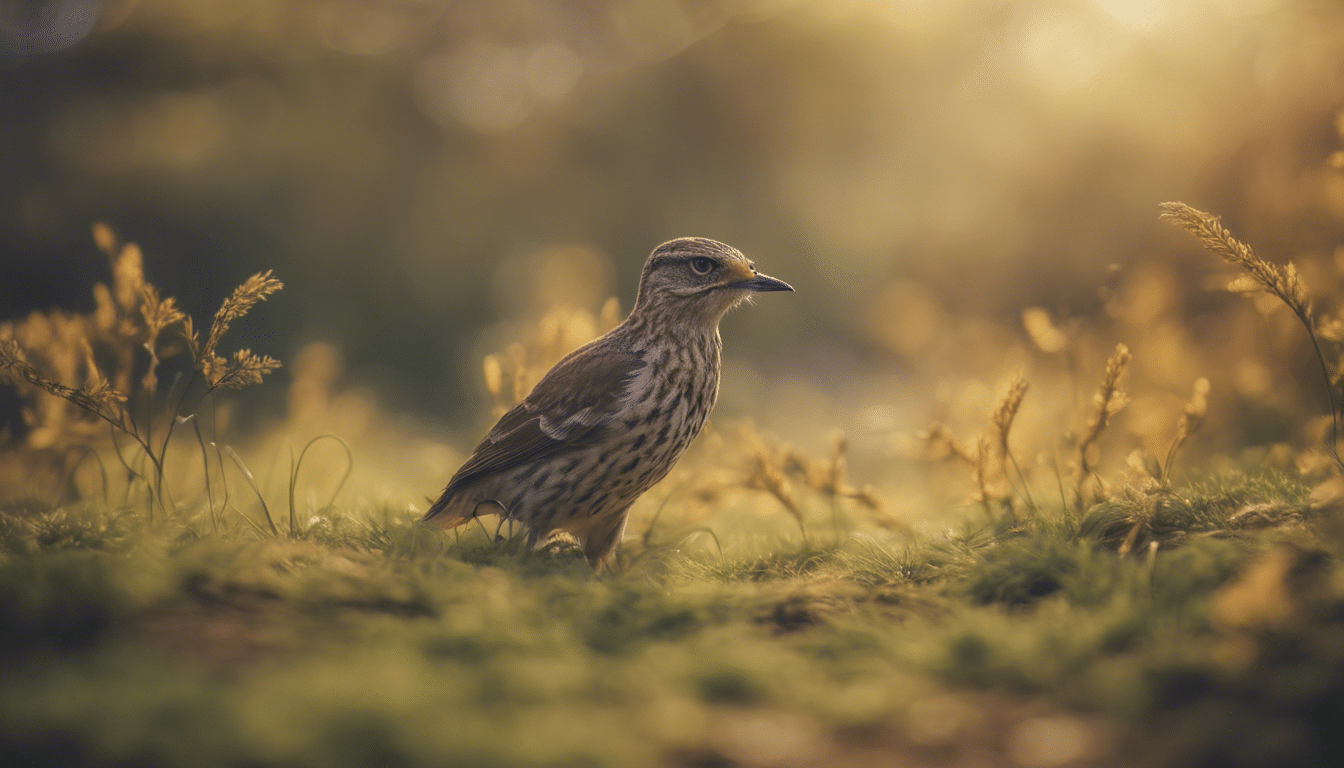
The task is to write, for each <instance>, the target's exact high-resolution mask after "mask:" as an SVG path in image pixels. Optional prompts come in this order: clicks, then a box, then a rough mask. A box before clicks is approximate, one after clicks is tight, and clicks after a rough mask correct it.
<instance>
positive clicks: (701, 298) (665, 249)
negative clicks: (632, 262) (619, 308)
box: [632, 237, 793, 326]
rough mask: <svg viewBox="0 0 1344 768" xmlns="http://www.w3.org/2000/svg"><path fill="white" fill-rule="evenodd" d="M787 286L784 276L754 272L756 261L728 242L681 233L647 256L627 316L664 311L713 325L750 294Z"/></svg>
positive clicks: (685, 319) (780, 289)
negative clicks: (633, 304)
mask: <svg viewBox="0 0 1344 768" xmlns="http://www.w3.org/2000/svg"><path fill="white" fill-rule="evenodd" d="M792 290H793V287H792V286H790V285H789V284H788V283H786V282H784V281H783V280H776V279H775V278H773V277H769V276H767V275H762V274H760V273H759V272H757V271H756V265H755V264H754V263H752V261H751V260H750V259H748V258H747V257H746V256H743V255H742V252H741V251H739V250H737V249H736V248H733V247H732V246H730V245H724V244H723V243H720V242H718V241H716V240H708V239H706V238H703V237H682V238H678V239H676V240H669V241H668V242H666V243H663V244H662V245H660V246H658V247H657V248H654V249H653V253H651V254H649V260H648V261H646V262H644V272H643V273H642V274H641V275H640V278H639V295H638V296H636V297H635V309H634V312H633V313H632V314H640V313H655V312H656V313H658V314H664V313H666V314H668V315H671V316H673V317H677V318H680V319H682V320H683V321H685V322H690V323H708V324H711V325H715V326H717V324H718V322H719V319H720V318H721V317H723V315H724V313H725V312H727V311H728V310H730V309H732V308H733V307H735V306H737V305H738V304H741V303H742V302H743V301H745V300H746V299H748V298H749V297H750V296H751V295H752V294H753V293H760V292H764V291H792Z"/></svg>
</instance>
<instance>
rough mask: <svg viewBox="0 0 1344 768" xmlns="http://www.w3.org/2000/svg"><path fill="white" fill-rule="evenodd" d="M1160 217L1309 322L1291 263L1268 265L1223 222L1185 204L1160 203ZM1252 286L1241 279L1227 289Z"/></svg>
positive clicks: (1307, 302)
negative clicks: (1240, 271)
mask: <svg viewBox="0 0 1344 768" xmlns="http://www.w3.org/2000/svg"><path fill="white" fill-rule="evenodd" d="M1158 207H1159V208H1160V209H1161V210H1162V214H1161V215H1160V216H1159V218H1160V219H1162V220H1163V221H1170V222H1171V223H1173V224H1175V225H1177V226H1179V227H1181V228H1182V229H1184V230H1185V231H1187V232H1189V233H1190V234H1192V235H1194V236H1195V237H1197V238H1199V241H1200V242H1201V243H1203V245H1204V247H1205V248H1207V249H1209V250H1210V251H1212V252H1213V253H1215V254H1217V255H1218V256H1220V257H1222V259H1223V260H1224V261H1226V262H1227V263H1228V264H1231V265H1233V266H1236V267H1240V268H1242V269H1243V270H1245V271H1246V277H1249V278H1250V280H1251V281H1252V282H1253V283H1254V284H1255V285H1256V286H1259V288H1261V289H1263V290H1266V291H1269V292H1270V293H1272V294H1274V295H1275V296H1278V297H1279V298H1280V299H1282V300H1283V303H1284V304H1287V305H1288V307H1289V308H1290V309H1292V310H1293V312H1294V313H1296V314H1297V315H1298V317H1301V318H1302V320H1303V322H1305V323H1310V321H1311V316H1312V315H1311V301H1310V299H1308V298H1307V289H1306V287H1305V286H1304V285H1303V284H1302V281H1301V280H1300V279H1299V278H1298V275H1297V267H1296V266H1295V265H1294V264H1293V263H1292V262H1291V261H1290V262H1288V264H1287V265H1286V266H1282V267H1281V266H1279V265H1277V264H1271V263H1269V262H1268V261H1265V260H1264V259H1262V258H1260V257H1259V256H1257V255H1256V254H1255V251H1254V250H1252V249H1251V247H1250V246H1249V245H1247V244H1245V243H1243V242H1241V241H1240V240H1238V239H1236V238H1235V237H1233V236H1232V233H1231V232H1229V231H1227V228H1226V227H1224V226H1223V223H1222V219H1221V218H1219V217H1218V216H1214V215H1213V214H1211V213H1205V212H1204V211H1201V210H1199V209H1197V208H1192V207H1190V206H1188V205H1186V204H1185V203H1162V204H1161V205H1160V206H1158ZM1250 287H1251V286H1250V285H1248V284H1247V283H1246V282H1244V278H1240V279H1238V280H1234V281H1233V282H1232V283H1231V284H1230V285H1229V286H1228V288H1229V290H1233V291H1245V290H1247V289H1248V288H1250Z"/></svg>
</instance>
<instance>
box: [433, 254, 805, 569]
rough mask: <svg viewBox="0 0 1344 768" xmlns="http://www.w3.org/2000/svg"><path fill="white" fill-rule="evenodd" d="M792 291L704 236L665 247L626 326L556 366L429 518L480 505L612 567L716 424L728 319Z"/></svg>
mask: <svg viewBox="0 0 1344 768" xmlns="http://www.w3.org/2000/svg"><path fill="white" fill-rule="evenodd" d="M768 291H793V287H792V286H790V285H789V284H788V283H786V282H784V281H783V280H777V279H775V278H773V277H770V276H768V275H764V274H761V273H759V272H757V271H756V265H755V263H754V262H752V261H751V260H750V259H748V258H747V257H746V256H744V255H742V253H741V251H739V250H737V249H736V248H733V247H732V246H729V245H725V244H724V243H721V242H718V241H715V240H710V239H707V238H702V237H683V238H678V239H675V240H669V241H668V242H665V243H663V244H662V245H659V246H658V247H656V248H654V249H653V252H652V253H650V254H649V257H648V259H647V260H646V261H645V262H644V268H643V270H642V271H641V273H640V278H639V287H638V289H637V292H636V295H635V303H634V307H633V308H632V309H631V310H630V314H629V315H628V316H627V317H626V318H625V320H624V321H623V322H621V323H620V324H619V325H617V326H616V327H615V328H613V329H612V330H611V331H609V332H608V333H606V334H605V335H603V336H601V337H599V338H597V339H595V340H593V341H591V342H589V343H588V344H585V345H584V346H582V347H580V348H578V349H577V350H575V351H573V352H571V353H570V354H569V355H567V356H565V357H564V358H563V359H561V360H560V362H558V363H556V364H555V366H554V367H553V368H551V369H550V371H548V372H547V373H546V375H545V376H543V377H542V378H541V380H540V381H538V382H537V384H536V386H535V387H533V389H532V391H531V392H530V393H529V394H528V395H527V397H525V398H524V399H523V401H522V402H520V403H519V404H518V405H517V406H515V407H514V408H513V409H512V410H510V411H508V412H507V413H505V414H504V415H503V416H502V417H500V419H499V422H498V423H496V424H495V426H494V427H493V428H492V429H491V430H490V431H489V432H488V433H487V434H486V436H485V437H484V439H482V440H481V442H480V444H479V445H477V446H476V448H475V450H473V451H472V452H471V455H470V456H468V458H467V460H466V462H465V463H464V464H463V465H462V466H461V468H460V469H458V470H457V472H456V473H455V474H454V475H453V476H452V478H451V479H450V480H449V481H448V485H447V487H446V488H444V490H443V492H442V493H441V494H440V495H439V497H438V500H437V501H435V502H434V504H433V505H432V506H431V507H430V508H429V511H428V512H427V513H426V514H425V516H424V518H423V519H424V521H425V522H428V523H432V524H434V525H436V526H439V527H441V528H444V529H449V528H455V527H457V526H459V525H463V524H465V523H467V522H470V521H471V520H472V519H474V518H475V517H477V516H478V515H480V514H499V515H500V516H501V519H502V520H514V521H518V522H520V523H522V524H523V526H524V527H525V528H526V529H527V532H528V544H529V545H530V546H532V547H536V546H537V545H538V543H546V542H549V541H550V540H552V539H553V538H557V537H560V536H561V535H562V534H568V535H569V536H571V537H572V538H573V539H575V540H576V541H577V542H578V543H579V546H580V547H581V549H582V551H583V555H584V557H585V558H586V559H587V561H588V564H589V565H590V566H591V567H592V569H593V570H594V571H595V572H597V573H601V572H603V571H604V570H605V569H607V568H609V567H610V566H611V565H612V562H613V560H614V557H615V552H616V548H617V546H618V545H619V544H620V541H621V538H622V536H623V535H624V533H625V524H626V518H627V516H628V515H629V512H630V507H631V505H632V504H634V502H635V500H636V499H638V498H639V497H640V496H641V495H642V494H643V493H644V492H645V491H647V490H649V489H650V488H651V487H653V485H654V484H655V483H657V482H658V481H659V480H661V479H663V478H664V477H665V476H666V475H667V473H668V472H669V471H671V469H672V467H673V465H675V464H676V463H677V460H678V459H679V458H681V455H682V453H684V452H685V451H686V448H687V446H689V445H690V444H691V442H692V441H693V440H695V438H696V436H697V435H699V434H700V431H701V429H703V428H704V426H705V422H706V421H707V420H708V418H709V414H710V411H711V410H713V408H714V403H715V401H716V400H717V399H718V393H719V353H720V350H721V349H722V347H723V342H722V340H721V338H720V336H719V321H720V319H722V318H723V316H724V315H725V314H727V312H728V311H729V310H731V309H733V308H734V307H736V306H738V305H739V304H742V303H743V302H744V301H747V300H748V299H750V298H751V297H752V296H753V295H754V294H756V293H761V292H768Z"/></svg>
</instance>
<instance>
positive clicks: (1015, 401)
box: [989, 374, 1029, 457]
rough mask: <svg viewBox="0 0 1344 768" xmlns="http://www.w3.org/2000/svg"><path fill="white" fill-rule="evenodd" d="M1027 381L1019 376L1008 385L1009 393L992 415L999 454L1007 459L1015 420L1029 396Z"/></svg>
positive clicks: (1005, 394) (991, 419) (991, 421)
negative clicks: (1009, 434) (1009, 435)
mask: <svg viewBox="0 0 1344 768" xmlns="http://www.w3.org/2000/svg"><path fill="white" fill-rule="evenodd" d="M1028 386H1029V385H1028V384H1027V380H1026V379H1025V378H1023V377H1022V375H1021V374H1018V375H1017V376H1015V377H1014V378H1013V381H1012V383H1011V384H1009V385H1008V391H1007V392H1006V393H1004V396H1003V399H1002V400H1000V401H999V404H998V406H996V407H995V408H994V413H992V414H991V415H990V418H989V420H990V423H991V424H993V425H994V433H995V436H996V438H997V441H998V447H999V454H1000V455H1001V456H1004V457H1007V456H1008V455H1009V452H1008V433H1009V432H1010V431H1012V429H1013V420H1014V419H1016V418H1017V412H1018V410H1019V409H1021V408H1022V399H1023V398H1024V397H1026V396H1027V388H1028Z"/></svg>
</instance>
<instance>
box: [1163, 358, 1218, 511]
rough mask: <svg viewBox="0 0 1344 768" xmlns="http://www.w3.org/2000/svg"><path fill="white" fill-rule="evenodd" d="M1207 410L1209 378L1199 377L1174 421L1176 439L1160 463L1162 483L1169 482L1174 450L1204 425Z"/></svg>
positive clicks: (1178, 448)
mask: <svg viewBox="0 0 1344 768" xmlns="http://www.w3.org/2000/svg"><path fill="white" fill-rule="evenodd" d="M1208 412H1209V380H1208V379H1205V378H1199V379H1196V380H1195V386H1194V389H1193V391H1192V392H1191V393H1190V402H1188V403H1186V404H1185V410H1184V411H1183V412H1182V413H1181V418H1180V420H1179V421H1178V422H1176V439H1175V440H1173V441H1172V443H1171V448H1169V449H1168V450H1167V460H1166V461H1165V462H1163V464H1162V475H1161V478H1160V479H1161V481H1162V484H1163V485H1164V486H1165V485H1170V483H1171V465H1172V462H1173V461H1175V459H1176V452H1177V451H1178V450H1180V448H1181V446H1182V445H1184V444H1185V441H1186V440H1189V439H1190V436H1191V435H1193V434H1195V432H1197V431H1199V428H1200V427H1201V426H1203V425H1204V417H1205V416H1206V415H1207V414H1208Z"/></svg>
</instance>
